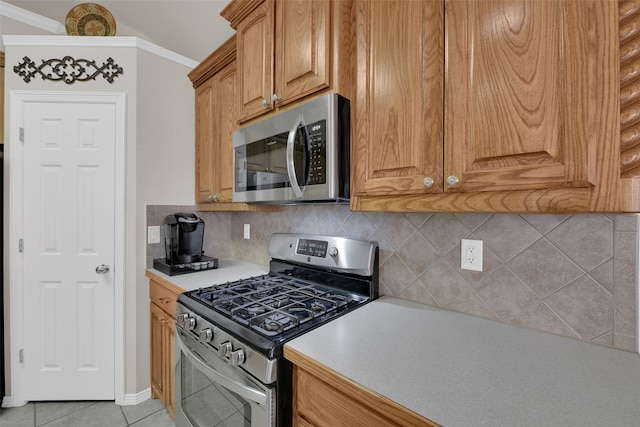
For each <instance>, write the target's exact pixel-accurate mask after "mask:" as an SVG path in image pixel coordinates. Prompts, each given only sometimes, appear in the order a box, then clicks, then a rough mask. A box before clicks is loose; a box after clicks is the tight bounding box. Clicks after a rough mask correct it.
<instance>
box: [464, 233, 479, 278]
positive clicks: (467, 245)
mask: <svg viewBox="0 0 640 427" xmlns="http://www.w3.org/2000/svg"><path fill="white" fill-rule="evenodd" d="M460 268H462V269H463V270H473V271H482V240H468V239H462V240H461V241H460Z"/></svg>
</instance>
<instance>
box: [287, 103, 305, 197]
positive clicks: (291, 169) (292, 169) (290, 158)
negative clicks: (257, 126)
mask: <svg viewBox="0 0 640 427" xmlns="http://www.w3.org/2000/svg"><path fill="white" fill-rule="evenodd" d="M301 125H304V119H303V117H302V114H301V115H300V116H298V118H297V119H296V122H295V123H294V125H293V127H292V128H291V130H290V131H289V137H288V138H287V175H289V183H290V184H291V189H292V190H293V193H294V194H295V195H296V197H297V198H298V199H302V190H301V189H300V186H299V185H298V177H297V176H296V165H295V158H294V155H293V149H294V147H295V141H296V132H297V131H298V127H300V126H301Z"/></svg>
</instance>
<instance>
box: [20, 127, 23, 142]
mask: <svg viewBox="0 0 640 427" xmlns="http://www.w3.org/2000/svg"><path fill="white" fill-rule="evenodd" d="M20 142H24V128H20Z"/></svg>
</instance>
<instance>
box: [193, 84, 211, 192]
mask: <svg viewBox="0 0 640 427" xmlns="http://www.w3.org/2000/svg"><path fill="white" fill-rule="evenodd" d="M213 98H214V97H213V79H209V81H207V82H205V83H204V84H203V85H202V86H200V87H198V88H197V89H196V124H195V132H196V135H195V137H196V144H195V169H196V176H195V178H196V194H195V196H196V204H198V203H211V200H210V197H213V196H214V194H215V193H216V192H215V188H214V181H215V178H214V168H213V159H214V127H213V122H214V112H213Z"/></svg>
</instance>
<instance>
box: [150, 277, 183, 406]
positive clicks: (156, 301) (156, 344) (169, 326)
mask: <svg viewBox="0 0 640 427" xmlns="http://www.w3.org/2000/svg"><path fill="white" fill-rule="evenodd" d="M178 294H179V292H178V290H177V289H176V288H175V286H165V285H164V284H163V283H161V282H158V281H155V280H150V281H149V297H150V301H151V304H150V307H149V310H150V313H151V317H150V321H151V322H150V323H151V331H150V334H151V343H150V345H151V397H152V398H154V399H160V401H161V402H162V403H163V404H164V406H165V407H166V408H167V411H169V413H170V414H171V416H172V417H175V413H176V410H175V402H174V393H175V388H174V387H175V375H174V372H173V365H174V358H175V357H174V338H175V322H176V317H175V307H176V303H177V300H178ZM168 310H170V311H168Z"/></svg>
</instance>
